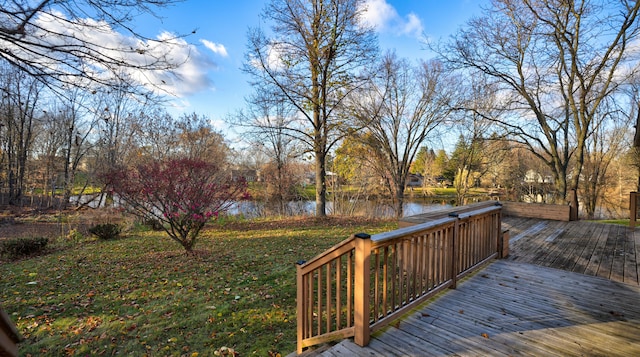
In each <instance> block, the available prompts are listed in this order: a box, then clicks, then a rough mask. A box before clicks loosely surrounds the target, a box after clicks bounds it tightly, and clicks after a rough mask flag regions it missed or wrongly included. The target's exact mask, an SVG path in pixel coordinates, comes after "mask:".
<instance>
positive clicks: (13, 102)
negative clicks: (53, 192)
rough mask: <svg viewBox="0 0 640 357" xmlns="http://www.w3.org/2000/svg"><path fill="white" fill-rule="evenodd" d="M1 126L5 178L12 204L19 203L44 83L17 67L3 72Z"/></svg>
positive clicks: (1, 78) (0, 110)
mask: <svg viewBox="0 0 640 357" xmlns="http://www.w3.org/2000/svg"><path fill="white" fill-rule="evenodd" d="M0 83H2V87H1V88H0V90H2V99H1V100H0V122H1V124H0V127H1V128H3V129H4V130H2V132H1V133H0V134H1V137H2V152H3V155H5V156H6V159H5V160H4V163H5V175H6V176H5V179H6V181H7V183H8V193H9V203H10V204H20V203H21V200H22V195H23V193H24V189H25V173H26V168H27V160H28V159H29V157H30V155H31V149H32V144H33V139H34V134H33V128H34V122H35V120H36V119H37V118H36V113H39V112H38V109H39V105H40V100H41V93H42V85H41V84H40V83H38V82H37V81H36V80H34V79H33V78H31V77H29V76H27V75H25V74H24V73H22V72H20V71H18V70H16V69H14V68H6V67H5V68H3V69H2V73H0Z"/></svg>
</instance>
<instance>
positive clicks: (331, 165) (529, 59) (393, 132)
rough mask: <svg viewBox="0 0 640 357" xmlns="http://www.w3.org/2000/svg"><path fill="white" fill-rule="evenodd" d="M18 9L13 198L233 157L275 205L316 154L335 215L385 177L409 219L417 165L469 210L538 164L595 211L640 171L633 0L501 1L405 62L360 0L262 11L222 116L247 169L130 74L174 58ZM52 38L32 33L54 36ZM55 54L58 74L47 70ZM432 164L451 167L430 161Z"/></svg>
mask: <svg viewBox="0 0 640 357" xmlns="http://www.w3.org/2000/svg"><path fill="white" fill-rule="evenodd" d="M171 2H172V1H153V2H146V1H132V2H126V1H125V2H120V3H119V4H112V3H110V2H102V1H97V2H91V4H90V5H91V6H94V7H96V14H97V15H100V19H102V20H104V21H106V23H108V24H109V25H110V26H114V27H116V26H122V27H123V28H125V29H127V30H129V31H131V30H130V27H127V26H126V23H127V21H129V20H130V18H129V17H127V14H129V12H127V9H128V10H131V9H133V8H135V9H137V10H138V11H148V10H149V9H150V8H149V7H148V6H147V5H151V4H152V3H153V4H156V5H167V4H169V3H171ZM14 3H15V9H6V10H3V11H2V12H1V13H0V16H2V17H3V18H4V19H7V20H11V21H7V22H3V23H5V24H6V25H3V26H2V27H0V35H1V36H2V37H1V38H2V41H3V42H2V43H3V45H2V46H3V48H4V51H0V55H1V56H2V58H3V61H4V63H3V64H2V66H1V67H0V72H1V73H0V75H2V77H3V80H2V87H3V88H2V90H3V97H2V102H1V103H0V113H2V118H1V120H2V125H1V126H0V141H1V142H2V157H1V161H0V167H1V168H2V170H1V175H2V189H3V190H5V192H6V193H7V196H8V200H9V202H10V203H18V202H20V200H21V197H23V196H24V194H25V191H28V190H31V191H32V192H33V191H38V192H42V193H49V194H51V195H52V196H53V195H57V194H58V192H59V191H61V193H60V195H61V196H62V201H63V202H69V199H70V197H71V196H72V193H73V192H72V188H74V187H75V188H77V187H78V185H79V184H80V186H84V187H86V188H89V187H101V185H103V184H104V183H102V182H99V179H98V177H99V175H98V174H97V173H98V172H100V171H104V170H107V169H108V168H113V167H115V166H118V165H135V164H136V163H139V162H141V160H145V159H149V158H152V159H155V160H162V159H163V158H170V157H176V156H186V157H199V158H206V159H207V160H210V161H211V162H215V163H216V164H217V165H218V166H225V165H228V166H229V167H230V166H231V164H232V163H233V164H235V165H236V166H238V165H240V164H244V165H245V166H251V165H253V166H256V165H257V164H258V163H260V164H261V165H260V168H262V169H264V172H268V173H269V177H270V180H269V183H270V184H269V185H268V190H269V193H268V194H265V195H266V196H268V197H271V198H273V199H274V200H275V201H277V202H279V204H280V205H281V206H282V205H284V202H286V201H287V200H288V199H290V198H291V197H294V196H295V195H296V194H297V190H296V189H295V188H294V186H295V184H297V183H299V179H294V178H296V175H292V172H294V170H296V167H299V166H300V162H301V161H302V160H303V159H308V160H309V161H310V162H312V163H313V167H314V170H313V171H314V176H315V177H314V180H313V183H314V185H315V194H316V215H317V216H325V215H326V214H327V208H326V203H327V197H328V188H329V186H330V185H332V184H334V183H335V182H332V181H331V180H328V179H327V178H328V177H332V176H331V175H328V172H330V173H331V172H333V171H335V172H334V173H335V174H338V176H339V180H340V181H341V182H344V183H348V184H349V185H350V186H351V187H352V192H353V187H356V188H358V189H357V190H356V192H364V191H366V190H371V189H372V188H373V187H377V186H379V187H380V190H381V192H383V193H384V195H385V196H388V197H390V198H391V199H392V201H393V205H394V207H395V212H396V214H397V215H398V216H401V215H402V207H403V201H404V197H405V190H406V187H407V186H406V184H407V181H408V179H409V177H410V175H411V174H417V173H419V174H420V175H422V176H423V177H425V178H430V179H432V180H435V179H436V178H438V177H440V176H442V177H444V178H445V179H447V180H448V181H449V182H451V184H452V185H453V186H454V187H455V188H456V194H457V196H458V201H460V202H462V201H463V199H464V197H465V195H466V193H467V192H468V190H469V188H470V187H471V186H473V185H474V184H476V183H482V181H483V180H484V183H483V184H484V185H489V186H493V187H496V188H504V189H507V190H511V191H512V192H516V191H517V190H516V188H518V189H519V190H522V189H523V188H522V187H521V186H522V182H523V181H524V180H525V176H526V175H527V173H528V172H530V171H531V172H534V175H537V177H541V179H538V178H536V179H533V180H532V182H533V181H535V182H538V181H542V182H546V183H550V184H551V185H550V186H552V187H551V188H549V187H548V186H549V185H546V186H544V189H545V190H546V191H545V194H544V197H545V200H549V201H552V202H556V203H565V202H566V201H567V195H568V192H569V191H570V190H578V192H579V194H580V198H581V202H582V203H583V205H584V207H585V209H586V212H587V214H588V215H590V216H592V215H593V214H594V212H595V209H596V207H597V206H598V202H599V200H603V199H605V198H607V194H608V193H610V192H608V191H607V187H611V186H612V184H610V183H609V184H607V182H610V181H611V180H612V177H613V176H617V177H618V181H619V182H618V186H619V188H620V189H619V191H620V192H622V186H625V187H630V184H629V183H628V182H627V181H628V179H627V177H629V176H633V177H640V174H639V173H638V172H640V164H639V163H638V162H639V161H640V159H639V155H638V152H637V148H633V147H632V145H631V140H632V137H633V123H634V121H635V119H636V118H637V117H638V108H639V104H640V95H639V88H640V86H639V84H640V80H639V78H640V77H639V76H638V69H639V68H640V67H639V65H638V63H639V61H638V59H639V58H638V55H639V54H638V52H637V51H636V50H635V49H636V48H637V45H638V41H639V38H638V34H639V33H640V27H639V21H638V10H639V9H640V4H639V3H637V2H634V1H628V0H584V1H568V2H567V1H559V0H558V1H545V2H538V1H529V0H519V1H514V0H495V1H493V2H492V3H491V4H490V5H489V6H488V7H487V8H486V9H484V10H483V12H482V14H481V15H480V16H478V17H475V18H472V19H470V20H469V21H468V22H467V23H466V24H465V25H464V26H462V27H461V28H460V29H459V30H458V31H457V32H456V33H454V34H453V35H451V36H450V37H449V38H447V39H444V40H441V41H437V42H433V43H429V44H425V45H427V46H428V47H429V48H430V50H431V53H433V54H434V55H433V58H425V59H423V60H419V61H411V60H408V59H405V58H399V57H398V56H397V55H396V54H395V53H394V52H393V51H390V52H381V51H380V49H379V48H378V45H377V38H376V33H375V31H374V29H373V28H372V27H371V26H370V25H369V24H367V23H366V22H365V21H364V20H363V14H364V13H365V11H366V10H367V2H366V1H361V0H272V1H270V2H269V3H268V5H267V6H266V8H265V9H264V11H263V20H264V22H265V23H266V24H268V25H269V26H270V27H269V28H268V30H267V29H264V28H261V27H256V28H252V29H249V31H248V34H247V50H246V59H245V62H244V65H243V70H244V72H245V73H246V74H247V75H248V78H249V80H250V83H251V84H252V85H253V86H254V88H255V92H253V93H252V94H250V95H249V96H248V97H247V98H246V102H247V103H246V106H245V108H243V109H240V110H238V111H237V112H235V113H230V114H229V115H228V117H227V118H226V122H227V123H229V124H230V125H234V126H235V127H236V128H238V129H239V130H240V132H241V133H242V136H243V139H245V142H246V143H248V144H247V146H246V148H247V149H246V150H245V151H247V152H251V153H252V154H251V155H246V157H247V159H246V160H244V161H243V162H240V160H239V159H238V157H240V156H241V155H237V154H234V155H229V153H230V152H231V150H232V149H231V148H230V146H229V144H228V143H226V142H225V138H224V136H223V135H222V134H221V133H220V132H216V131H215V130H214V129H213V128H212V127H211V124H210V123H209V120H208V118H205V117H202V116H199V115H197V114H195V113H194V114H190V115H183V116H182V117H180V118H173V117H171V116H170V115H168V114H167V113H166V111H164V110H163V109H162V101H161V100H160V98H158V97H157V96H156V94H157V93H155V92H153V91H150V90H148V88H147V89H145V88H144V87H141V86H139V85H137V84H136V83H137V81H136V79H135V76H133V75H132V73H134V72H133V71H164V72H167V73H171V70H173V69H176V68H178V66H179V64H176V63H172V62H171V61H170V60H169V59H168V58H167V57H166V56H162V55H160V53H161V52H158V51H152V50H150V49H149V48H144V49H143V48H135V47H131V48H128V49H125V48H109V49H108V50H109V51H108V53H120V54H121V55H122V56H121V57H117V58H116V57H111V56H107V57H105V56H104V55H103V54H104V53H107V52H105V51H104V50H105V49H103V48H99V47H96V46H95V45H94V44H90V43H87V42H86V41H85V39H84V38H82V37H78V38H69V37H64V39H65V41H66V42H64V45H60V44H56V43H55V41H52V43H47V42H46V41H44V40H38V42H33V41H30V40H32V39H33V38H34V36H39V35H41V32H42V31H43V29H42V28H40V27H38V26H37V22H36V21H35V19H37V18H38V16H41V15H47V14H51V13H52V12H53V11H55V10H60V8H59V7H56V5H55V4H54V3H50V2H47V1H44V2H42V4H41V5H42V6H31V5H30V3H28V2H24V4H22V5H20V4H19V2H14ZM62 4H64V6H63V7H62V10H66V11H67V13H66V16H64V17H61V19H63V20H64V21H65V22H70V23H73V25H74V26H82V25H83V24H82V23H75V22H74V19H77V16H76V15H77V14H78V11H82V9H83V5H86V4H84V2H83V1H68V2H62ZM18 10H20V11H18ZM111 10H118V11H114V12H113V13H112V12H111ZM114 14H115V15H114ZM74 16H75V17H74ZM85 25H86V26H90V25H91V24H85ZM91 26H96V25H91ZM94 30H95V28H94ZM49 35H51V36H49V37H46V36H39V37H38V38H39V39H42V38H45V39H46V38H56V36H58V37H59V36H61V34H60V33H55V32H54V33H50V34H49ZM134 35H135V33H134ZM147 40H148V39H147ZM174 40H175V38H174V39H166V40H165V42H162V41H159V42H158V41H154V42H153V43H154V45H157V46H164V45H166V46H171V45H174V44H175V41H174ZM83 41H84V42H83ZM16 46H17V47H22V48H24V49H25V50H24V51H15V48H17V47H16ZM76 48H83V49H84V51H76V50H75V49H76ZM132 53H137V54H140V55H144V56H151V57H149V58H150V59H153V60H150V61H146V62H145V63H147V65H145V67H144V68H141V67H140V64H139V63H140V61H130V60H129V57H127V56H125V54H132ZM45 58H46V59H47V60H46V61H45V60H44V59H45ZM50 61H54V62H56V63H58V64H59V66H56V67H55V68H54V69H51V68H50V67H51V66H50V64H51V63H50ZM83 66H86V67H83ZM72 68H73V70H71V69H72ZM82 68H85V69H84V70H82ZM87 68H90V69H91V70H87ZM123 69H126V70H123ZM73 78H80V79H83V80H74V79H73ZM105 78H108V79H105ZM154 93H155V94H154ZM445 135H448V136H452V135H453V137H456V136H457V137H458V141H457V143H456V144H455V146H454V149H453V151H452V152H451V153H448V154H447V153H445V154H447V155H444V156H443V155H442V154H441V153H440V152H438V153H436V152H435V151H430V150H429V149H426V148H425V147H431V148H434V147H438V146H440V147H442V143H441V142H440V140H442V137H444V136H445ZM634 150H635V151H634ZM445 156H446V160H445ZM250 157H253V160H254V162H253V163H248V161H250V159H249V158H250ZM232 158H233V160H232ZM259 158H260V160H258V159H259ZM438 158H439V159H438ZM438 160H439V161H440V162H441V164H440V166H441V167H440V168H437V167H436V166H434V165H435V164H427V163H428V162H431V163H435V162H437V161H438ZM232 161H233V162H232ZM445 161H446V164H445V163H444V162H445ZM221 164H223V165H221ZM633 168H635V169H634V170H636V171H635V173H632V174H629V173H627V171H630V170H632V169H633ZM438 170H441V171H438ZM612 170H618V172H617V175H613V173H612ZM623 170H624V171H625V173H624V175H623V173H622V171H623ZM623 176H624V177H625V182H624V183H623V182H622V177H623ZM547 178H549V179H547ZM634 180H635V179H634ZM334 181H335V180H334ZM635 181H637V182H636V189H637V188H638V187H637V185H638V184H640V179H638V180H635ZM333 189H334V190H333V191H334V192H333V193H334V196H335V193H336V190H335V187H333ZM540 189H541V188H540ZM631 189H633V188H631ZM529 190H531V188H530V187H529ZM76 193H77V192H76ZM520 196H521V195H520V194H514V197H520Z"/></svg>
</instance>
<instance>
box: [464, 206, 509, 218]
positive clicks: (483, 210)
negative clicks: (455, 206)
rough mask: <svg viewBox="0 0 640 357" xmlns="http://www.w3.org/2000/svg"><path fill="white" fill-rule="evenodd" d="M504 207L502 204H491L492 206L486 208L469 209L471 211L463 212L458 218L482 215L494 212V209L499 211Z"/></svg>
mask: <svg viewBox="0 0 640 357" xmlns="http://www.w3.org/2000/svg"><path fill="white" fill-rule="evenodd" d="M500 209H502V206H498V205H496V206H491V207H485V208H480V209H477V210H475V211H469V212H462V213H460V214H459V215H458V218H460V219H466V218H471V217H473V216H480V215H483V214H486V213H489V212H493V211H498V210H500Z"/></svg>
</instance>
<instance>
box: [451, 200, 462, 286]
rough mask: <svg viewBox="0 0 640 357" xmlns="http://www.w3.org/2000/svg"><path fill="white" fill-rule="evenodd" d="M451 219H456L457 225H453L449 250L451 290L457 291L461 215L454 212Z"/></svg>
mask: <svg viewBox="0 0 640 357" xmlns="http://www.w3.org/2000/svg"><path fill="white" fill-rule="evenodd" d="M449 217H454V218H456V224H454V225H453V233H452V235H451V248H450V249H449V252H450V256H449V259H450V260H449V269H450V274H451V275H450V276H451V286H450V288H451V289H455V288H456V287H457V285H458V248H459V247H458V235H459V234H460V215H459V214H458V213H456V212H454V213H450V214H449Z"/></svg>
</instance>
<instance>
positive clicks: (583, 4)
mask: <svg viewBox="0 0 640 357" xmlns="http://www.w3.org/2000/svg"><path fill="white" fill-rule="evenodd" d="M639 9H640V2H636V1H628V0H610V1H597V0H593V1H591V0H582V1H561V0H551V1H534V0H518V1H515V0H494V1H493V2H492V7H491V8H489V9H487V10H486V11H485V15H484V16H483V17H479V18H474V19H472V20H470V21H469V23H468V26H467V27H466V28H463V29H461V30H460V31H459V32H458V33H457V34H456V35H455V36H454V37H453V39H452V40H451V41H449V42H447V43H444V44H443V45H442V46H440V47H439V48H438V49H437V50H438V52H439V53H440V55H441V57H442V58H443V60H444V61H446V63H448V64H449V65H451V66H452V67H453V68H460V69H466V70H469V71H470V72H471V73H472V75H485V76H487V77H488V78H489V79H491V80H492V81H493V82H494V83H496V84H497V85H499V86H500V87H499V88H500V93H499V96H500V97H501V98H503V99H504V107H505V110H506V111H508V115H502V116H500V117H492V116H490V115H489V117H492V119H493V120H494V122H495V123H497V124H499V125H501V126H502V127H503V128H504V129H505V130H506V131H507V132H508V133H509V134H510V135H511V137H512V138H513V140H515V141H517V142H519V143H521V144H522V145H524V146H526V147H527V148H528V149H529V150H530V152H531V153H533V154H534V155H536V156H537V157H539V158H540V159H541V160H543V161H544V162H545V164H546V165H547V166H548V167H549V168H550V169H551V171H552V173H553V176H554V180H555V185H556V189H557V191H558V193H559V195H558V198H557V200H558V201H562V200H565V199H566V195H567V192H568V190H569V189H577V188H578V183H579V179H580V177H581V172H582V168H583V163H584V157H585V150H586V145H587V138H588V137H589V136H590V135H591V134H592V132H593V129H594V128H593V126H594V121H595V120H596V119H597V116H598V115H599V113H601V111H600V110H599V107H600V106H601V105H602V103H603V101H604V100H605V99H606V98H607V97H609V96H611V95H613V94H614V93H615V92H616V91H617V90H618V89H619V87H620V85H621V84H622V83H624V82H625V81H627V80H628V78H629V76H631V75H632V71H630V70H629V69H630V68H631V66H633V65H634V62H633V61H634V58H635V57H634V56H636V54H637V53H636V52H634V51H631V50H630V48H629V47H630V44H631V43H633V42H634V41H636V40H637V39H638V34H640V28H639V22H638V21H637V19H638V10H639ZM539 149H541V150H539Z"/></svg>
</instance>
